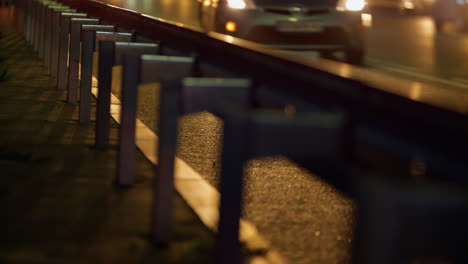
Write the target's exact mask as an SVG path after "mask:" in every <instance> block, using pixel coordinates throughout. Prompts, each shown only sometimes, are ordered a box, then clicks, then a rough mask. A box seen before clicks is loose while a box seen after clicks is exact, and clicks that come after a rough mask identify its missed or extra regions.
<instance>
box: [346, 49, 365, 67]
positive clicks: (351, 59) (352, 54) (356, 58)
mask: <svg viewBox="0 0 468 264" xmlns="http://www.w3.org/2000/svg"><path fill="white" fill-rule="evenodd" d="M345 53H346V62H347V63H349V64H353V65H362V64H363V63H364V52H363V50H362V49H349V50H347V51H346V52H345Z"/></svg>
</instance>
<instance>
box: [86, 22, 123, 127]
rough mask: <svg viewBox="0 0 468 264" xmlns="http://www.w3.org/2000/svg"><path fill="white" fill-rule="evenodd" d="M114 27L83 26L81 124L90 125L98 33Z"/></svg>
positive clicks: (111, 29)
mask: <svg viewBox="0 0 468 264" xmlns="http://www.w3.org/2000/svg"><path fill="white" fill-rule="evenodd" d="M114 29H115V27H114V26H113V25H81V37H82V50H81V70H80V71H81V81H80V112H79V120H80V122H81V123H89V121H90V118H91V85H92V78H93V53H94V51H95V47H96V31H98V30H99V31H109V32H111V31H113V30H114Z"/></svg>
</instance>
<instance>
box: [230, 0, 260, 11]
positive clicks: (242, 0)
mask: <svg viewBox="0 0 468 264" xmlns="http://www.w3.org/2000/svg"><path fill="white" fill-rule="evenodd" d="M227 6H228V7H230V8H234V9H254V8H255V4H254V3H252V1H250V0H227Z"/></svg>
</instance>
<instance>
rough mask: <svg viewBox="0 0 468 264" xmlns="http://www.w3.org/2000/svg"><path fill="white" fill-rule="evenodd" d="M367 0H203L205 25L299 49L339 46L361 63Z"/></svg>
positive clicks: (348, 59) (325, 49) (336, 48)
mask: <svg viewBox="0 0 468 264" xmlns="http://www.w3.org/2000/svg"><path fill="white" fill-rule="evenodd" d="M365 7H366V3H365V0H200V10H199V11H200V12H199V14H200V24H201V26H202V27H204V28H205V29H207V30H210V31H215V32H220V33H223V34H229V35H232V36H235V37H239V38H243V39H247V40H250V41H255V42H258V43H262V44H267V45H269V46H272V47H275V48H280V49H286V50H296V51H318V52H320V53H321V54H322V55H324V56H326V57H330V54H333V53H334V52H336V51H342V52H344V54H345V61H346V62H348V63H352V64H361V63H362V61H363V56H364V32H365V29H364V25H363V19H362V18H361V14H362V12H363V10H364V9H365Z"/></svg>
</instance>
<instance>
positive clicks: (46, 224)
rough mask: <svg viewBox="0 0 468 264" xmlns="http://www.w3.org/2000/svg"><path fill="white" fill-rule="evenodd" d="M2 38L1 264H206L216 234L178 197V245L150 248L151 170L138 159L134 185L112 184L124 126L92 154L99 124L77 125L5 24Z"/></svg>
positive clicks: (71, 109)
mask: <svg viewBox="0 0 468 264" xmlns="http://www.w3.org/2000/svg"><path fill="white" fill-rule="evenodd" d="M0 9H2V8H1V7H0ZM0 12H3V11H2V10H0ZM0 31H1V32H3V38H2V39H0V51H1V52H4V53H5V54H7V60H6V64H7V65H8V68H9V74H10V77H11V78H10V80H7V81H6V82H0V180H1V183H0V208H1V210H2V211H1V217H0V226H1V228H2V230H1V234H2V235H1V236H0V263H2V264H3V263H15V264H16V263H21V264H23V263H24V264H26V263H28V264H29V263H44V264H46V263H47V264H50V263H67V264H71V263H99V264H101V263H208V262H209V261H210V258H211V253H212V246H213V243H214V234H213V233H212V232H210V231H209V230H208V229H207V228H205V227H204V226H203V224H202V223H201V222H200V221H199V219H198V218H197V216H196V215H195V214H194V213H193V211H192V210H191V209H190V208H189V207H188V206H187V205H186V203H185V202H184V201H183V200H182V199H181V198H180V197H179V196H177V198H176V202H175V206H176V207H175V221H176V222H175V224H174V226H175V227H176V229H175V234H174V237H175V239H174V242H173V243H172V244H171V245H170V247H169V248H167V249H158V248H156V247H154V246H153V245H151V243H150V241H149V240H148V235H149V213H150V201H151V178H152V175H153V171H154V169H153V165H152V164H151V163H150V162H149V161H147V160H146V159H145V158H144V157H143V156H142V155H141V154H139V156H138V163H137V167H138V168H137V184H136V186H135V187H133V188H128V189H119V188H116V187H115V186H113V179H114V175H115V167H116V154H117V134H118V126H117V124H115V123H114V124H113V126H112V130H111V145H112V147H111V148H110V149H109V150H107V151H98V150H95V149H93V147H92V146H93V142H94V123H91V124H87V125H84V124H80V123H78V121H77V120H78V106H77V105H70V104H67V103H65V98H66V93H65V92H64V91H60V90H57V89H56V87H55V80H54V79H52V78H50V77H49V75H48V74H47V69H46V68H44V67H42V63H41V60H39V59H38V57H37V54H36V53H35V52H34V51H33V49H32V48H31V47H30V46H28V45H27V43H26V41H25V40H24V39H23V38H22V37H21V35H20V34H19V33H17V32H15V31H14V28H13V25H11V24H8V23H6V21H5V19H4V17H3V18H1V19H0Z"/></svg>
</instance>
